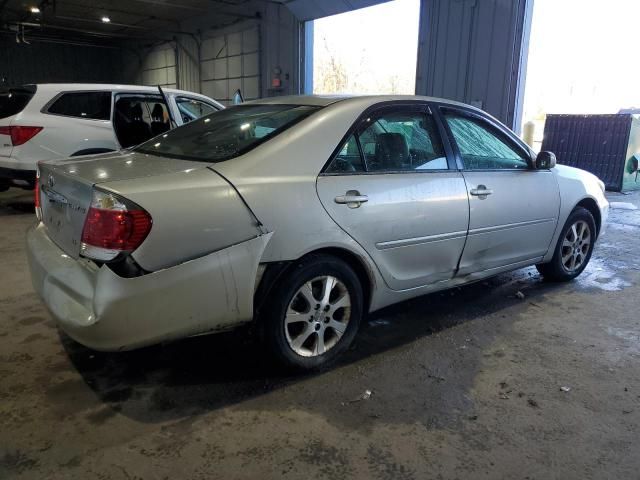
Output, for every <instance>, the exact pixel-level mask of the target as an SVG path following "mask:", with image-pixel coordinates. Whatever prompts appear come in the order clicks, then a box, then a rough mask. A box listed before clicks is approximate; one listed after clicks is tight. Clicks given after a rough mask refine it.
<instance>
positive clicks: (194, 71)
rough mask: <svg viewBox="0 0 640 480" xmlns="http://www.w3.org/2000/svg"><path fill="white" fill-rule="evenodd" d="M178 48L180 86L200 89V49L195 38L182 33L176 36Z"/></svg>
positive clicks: (193, 90) (194, 89)
mask: <svg viewBox="0 0 640 480" xmlns="http://www.w3.org/2000/svg"><path fill="white" fill-rule="evenodd" d="M176 48H177V49H178V69H177V76H178V78H177V83H178V88H180V89H182V90H189V91H191V92H199V91H200V88H201V86H200V49H199V47H198V42H197V41H196V39H195V38H193V37H191V36H188V35H181V36H180V37H178V38H176Z"/></svg>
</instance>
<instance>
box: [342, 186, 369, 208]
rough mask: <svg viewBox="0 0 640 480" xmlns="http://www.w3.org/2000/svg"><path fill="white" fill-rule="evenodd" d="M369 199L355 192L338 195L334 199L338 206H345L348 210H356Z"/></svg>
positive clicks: (350, 191)
mask: <svg viewBox="0 0 640 480" xmlns="http://www.w3.org/2000/svg"><path fill="white" fill-rule="evenodd" d="M368 201H369V197H367V196H366V195H360V192H359V191H357V190H349V191H348V192H347V193H346V194H344V195H338V196H337V197H336V198H335V202H336V203H339V204H346V205H347V207H349V208H358V207H359V206H360V205H361V204H363V203H364V202H368Z"/></svg>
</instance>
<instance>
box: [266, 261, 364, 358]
mask: <svg viewBox="0 0 640 480" xmlns="http://www.w3.org/2000/svg"><path fill="white" fill-rule="evenodd" d="M269 297H270V298H269V299H268V300H267V302H266V305H265V308H264V310H263V325H264V328H265V332H264V333H265V340H266V343H267V346H268V347H269V349H270V350H271V351H272V353H273V354H274V356H275V357H276V358H277V359H278V360H279V361H280V363H282V364H284V365H285V366H287V367H293V368H296V369H303V370H310V369H315V368H319V367H324V366H327V365H328V364H330V363H331V362H333V361H334V360H335V359H336V358H337V357H338V356H339V355H340V354H341V353H342V352H344V351H345V350H346V349H347V348H348V347H349V345H350V344H351V342H352V341H353V339H354V337H355V335H356V333H357V331H358V327H359V324H360V318H361V317H362V304H363V295H362V286H361V285H360V282H359V280H358V276H357V275H356V274H355V273H354V271H353V270H352V269H351V267H349V266H348V265H347V264H346V263H344V262H343V261H341V260H340V259H338V258H335V257H332V256H329V255H313V256H309V257H307V258H305V259H303V260H301V261H299V262H297V263H296V264H295V265H294V266H292V267H291V268H290V269H289V270H288V272H287V273H285V275H284V278H283V279H282V280H281V281H280V282H279V284H278V285H277V286H276V287H275V288H274V289H273V290H272V291H271V292H270V294H269Z"/></svg>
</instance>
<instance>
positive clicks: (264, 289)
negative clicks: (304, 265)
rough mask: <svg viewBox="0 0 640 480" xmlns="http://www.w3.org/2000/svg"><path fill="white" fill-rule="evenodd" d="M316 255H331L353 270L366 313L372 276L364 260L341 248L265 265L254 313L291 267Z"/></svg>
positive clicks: (256, 296) (318, 251)
mask: <svg viewBox="0 0 640 480" xmlns="http://www.w3.org/2000/svg"><path fill="white" fill-rule="evenodd" d="M317 254H325V255H332V256H334V257H337V258H339V259H341V260H342V261H344V262H345V263H346V264H347V265H349V266H350V267H351V268H352V269H353V271H354V272H355V274H356V275H357V276H358V279H359V280H360V285H362V294H363V297H364V305H365V312H368V311H369V306H370V304H371V294H372V291H373V275H371V274H370V273H369V271H368V269H367V267H366V264H365V263H364V260H362V259H361V258H360V257H359V256H358V255H356V254H354V253H352V252H350V251H348V250H345V249H342V248H321V249H319V250H314V251H312V252H309V253H307V254H306V255H303V256H302V257H300V258H298V259H297V260H291V261H288V262H274V263H269V264H267V268H266V270H265V271H264V273H263V275H262V278H261V279H260V284H259V285H258V288H257V289H256V293H255V297H254V312H255V313H257V312H259V310H260V308H261V307H262V305H263V304H264V301H265V300H266V298H267V294H268V293H269V292H270V291H271V289H272V288H273V286H274V285H275V284H276V283H277V282H278V280H279V279H280V277H281V276H282V275H284V274H285V273H286V272H287V270H288V269H289V268H290V267H291V266H292V265H294V264H295V263H296V262H298V261H300V260H302V259H303V258H306V257H308V256H309V255H317Z"/></svg>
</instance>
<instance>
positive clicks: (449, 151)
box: [318, 100, 460, 176]
mask: <svg viewBox="0 0 640 480" xmlns="http://www.w3.org/2000/svg"><path fill="white" fill-rule="evenodd" d="M431 105H432V102H428V101H424V100H390V101H385V102H380V103H376V104H375V105H372V106H370V107H368V108H367V109H366V110H364V111H363V112H362V113H361V114H360V115H359V116H358V118H357V119H356V120H355V122H353V123H352V124H351V126H350V127H349V129H348V130H347V132H346V133H345V134H344V135H343V136H342V138H341V139H340V141H339V142H338V145H337V146H336V148H335V149H334V150H333V152H331V155H330V156H329V158H328V160H327V161H326V162H325V164H324V165H323V166H322V169H321V170H320V173H319V174H318V176H346V175H386V174H389V175H398V174H402V173H405V174H406V173H438V172H450V171H452V170H460V169H459V168H458V167H457V163H456V156H455V152H454V150H453V146H452V144H451V142H450V140H449V136H448V134H447V131H446V130H445V129H444V125H443V123H442V120H441V119H440V117H439V115H438V114H436V113H435V109H434V108H432V106H431ZM399 107H414V108H415V110H416V111H419V112H422V113H424V114H425V115H431V116H432V117H433V119H434V121H435V123H436V125H437V128H438V134H439V135H440V140H441V141H442V146H443V147H444V152H445V156H446V157H447V166H448V168H444V169H432V170H429V169H425V170H411V171H407V170H398V171H384V172H376V171H372V172H370V171H368V170H366V162H365V159H364V154H363V151H362V147H361V146H360V140H358V141H357V143H358V150H359V152H360V157H361V158H362V162H363V166H364V168H365V170H364V171H362V172H335V173H332V172H327V169H328V168H329V165H331V162H333V160H334V159H335V158H336V156H337V155H338V154H339V153H340V150H341V149H342V146H343V145H344V144H345V142H346V141H347V140H348V139H349V137H350V136H351V135H353V134H354V133H356V131H357V130H358V128H359V127H360V125H361V124H362V122H363V121H365V120H366V119H367V118H368V117H370V116H371V115H378V114H379V113H380V112H384V111H386V110H393V109H395V108H399Z"/></svg>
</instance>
